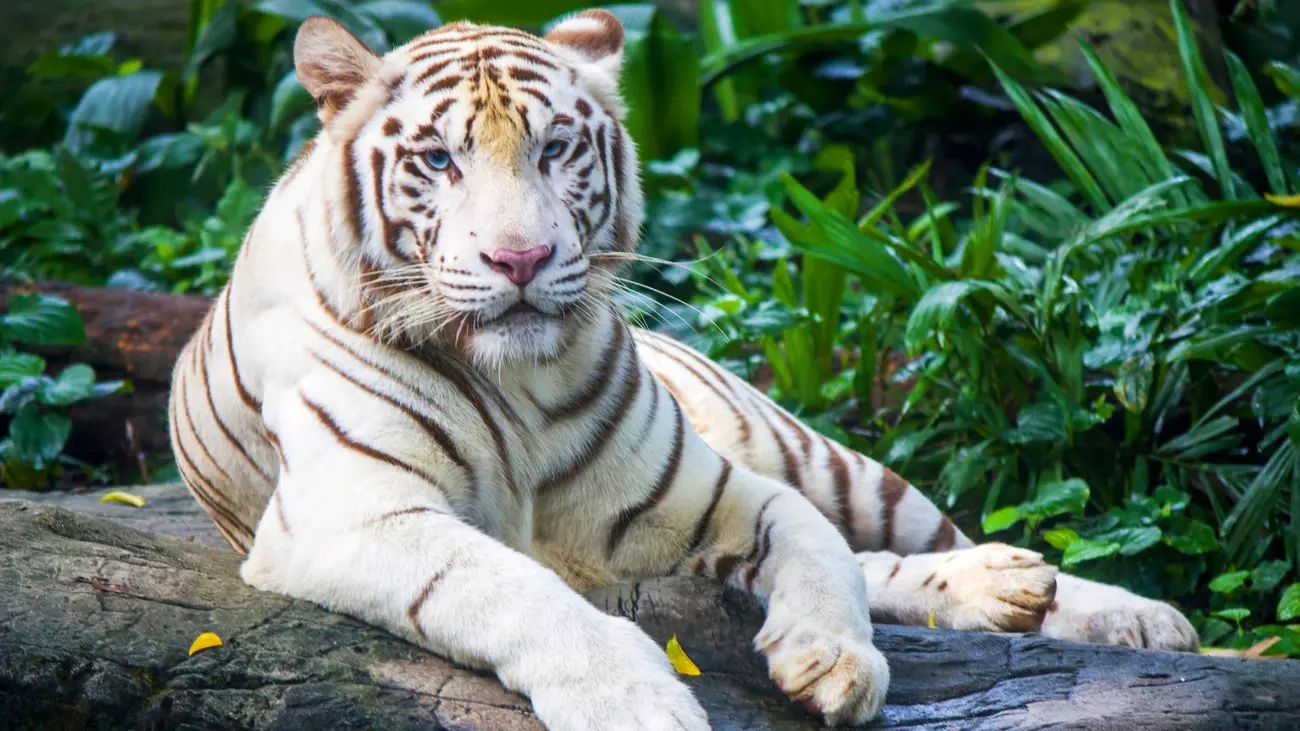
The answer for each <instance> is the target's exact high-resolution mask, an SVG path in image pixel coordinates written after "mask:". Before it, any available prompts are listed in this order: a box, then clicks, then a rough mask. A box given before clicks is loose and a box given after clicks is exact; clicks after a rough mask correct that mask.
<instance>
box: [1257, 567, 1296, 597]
mask: <svg viewBox="0 0 1300 731" xmlns="http://www.w3.org/2000/svg"><path fill="white" fill-rule="evenodd" d="M1290 569H1291V565H1290V564H1288V563H1287V562H1286V561H1276V560H1274V561H1264V562H1263V563H1261V564H1260V565H1259V566H1256V567H1255V570H1254V571H1251V572H1250V588H1251V589H1253V590H1255V591H1272V590H1273V589H1276V588H1277V586H1278V585H1279V584H1281V583H1282V579H1284V578H1286V572H1287V571H1289V570H1290Z"/></svg>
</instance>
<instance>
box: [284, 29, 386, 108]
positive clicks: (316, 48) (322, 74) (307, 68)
mask: <svg viewBox="0 0 1300 731" xmlns="http://www.w3.org/2000/svg"><path fill="white" fill-rule="evenodd" d="M293 65H294V68H295V70H296V71H297V73H298V81H300V82H301V83H302V85H303V88H305V89H307V91H308V93H310V94H311V96H312V98H313V99H315V100H316V107H317V110H318V113H319V114H320V119H321V122H322V123H328V122H329V121H330V119H331V118H332V117H333V116H334V115H335V114H337V113H338V112H339V110H341V109H343V108H344V107H345V106H347V104H348V102H350V101H352V98H353V97H354V96H356V93H357V90H358V89H360V88H361V86H362V85H363V84H365V83H366V82H367V81H369V80H370V79H372V78H374V76H375V74H376V73H377V72H378V70H379V65H380V59H379V56H377V55H375V52H374V51H372V50H370V47H369V46H367V45H366V44H365V43H363V42H362V41H361V39H359V38H357V37H356V36H354V35H352V33H351V32H349V31H348V29H347V28H344V27H343V26H342V25H340V24H339V23H338V22H337V21H334V20H331V19H329V18H326V17H324V16H319V15H316V16H312V17H310V18H308V19H307V20H306V21H305V22H304V23H303V24H302V27H301V28H299V29H298V37H297V38H296V39H295V40H294V42H293Z"/></svg>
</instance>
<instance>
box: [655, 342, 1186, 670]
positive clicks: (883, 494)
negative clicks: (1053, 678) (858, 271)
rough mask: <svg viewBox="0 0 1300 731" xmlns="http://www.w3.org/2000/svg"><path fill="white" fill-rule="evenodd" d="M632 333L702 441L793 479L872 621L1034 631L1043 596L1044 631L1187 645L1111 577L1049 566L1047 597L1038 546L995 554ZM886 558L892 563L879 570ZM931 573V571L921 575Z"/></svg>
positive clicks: (853, 457)
mask: <svg viewBox="0 0 1300 731" xmlns="http://www.w3.org/2000/svg"><path fill="white" fill-rule="evenodd" d="M634 332H635V333H636V339H637V341H638V345H639V346H640V348H639V352H640V354H641V358H642V360H643V361H644V362H645V363H646V365H647V366H648V367H649V368H650V370H651V371H652V372H653V373H654V375H655V377H656V378H657V379H659V380H660V381H661V382H662V383H663V384H664V385H665V386H667V387H668V389H669V390H670V391H672V393H673V395H674V396H675V397H676V398H677V400H678V401H679V402H681V405H682V408H683V409H684V410H685V411H686V413H687V417H688V419H689V420H690V422H691V425H692V426H693V427H694V428H695V430H696V432H698V433H699V434H700V436H701V437H703V438H704V440H705V441H706V442H708V443H709V445H710V446H711V447H713V448H714V449H715V450H716V451H718V452H719V453H720V454H723V455H725V456H726V457H728V458H729V459H732V460H733V461H735V462H736V463H737V464H740V465H744V466H745V467H747V468H748V469H750V470H753V471H755V472H758V473H760V474H763V475H767V476H769V477H773V478H776V479H779V480H782V481H784V482H786V483H787V484H790V485H792V486H794V487H795V488H796V489H797V490H799V492H801V493H803V495H804V496H805V497H807V498H808V499H809V501H811V502H812V503H813V505H815V506H817V509H818V510H820V511H821V512H822V514H823V515H825V516H826V517H827V518H829V519H830V520H831V522H832V523H834V524H835V525H836V527H838V528H839V529H840V532H841V533H842V534H843V535H844V537H845V538H846V539H848V541H849V545H850V546H852V547H853V550H854V551H858V552H860V553H858V560H859V563H861V564H862V566H863V570H864V572H866V578H867V586H868V601H869V603H870V605H871V609H872V616H873V617H875V618H876V619H877V620H879V621H889V622H902V623H905V624H922V623H925V622H927V621H928V619H929V611H930V609H931V608H933V609H935V615H936V616H935V624H936V625H937V626H950V627H963V626H965V627H969V628H972V629H973V628H976V627H979V628H982V629H989V630H998V629H1006V628H1010V627H1016V628H1023V630H1034V629H1039V627H1038V626H1036V625H1035V626H1031V624H1032V623H1030V622H1029V621H1028V620H1027V617H1028V616H1031V615H1032V616H1034V617H1039V615H1038V610H1039V608H1040V607H1041V606H1042V601H1041V600H1042V598H1044V597H1047V602H1046V604H1047V609H1046V613H1045V615H1043V616H1041V617H1039V619H1038V621H1039V622H1040V623H1041V631H1042V632H1043V634H1045V635H1048V636H1050V637H1059V638H1061V639H1070V640H1078V641H1090V642H1101V643H1106V644H1126V645H1132V646H1135V647H1147V648H1152V649H1162V650H1180V651H1195V650H1196V649H1197V647H1198V642H1197V638H1196V632H1195V630H1194V629H1193V628H1192V626H1191V623H1189V622H1188V621H1187V619H1186V618H1184V617H1183V616H1182V614H1181V613H1179V612H1178V610H1176V609H1175V608H1173V607H1172V606H1170V605H1168V604H1166V603H1164V602H1160V601H1155V600H1152V599H1147V598H1144V597H1141V596H1138V595H1136V594H1134V593H1132V592H1129V591H1127V590H1125V589H1122V588H1120V587H1117V586H1108V585H1105V584H1098V583H1096V582H1092V581H1087V580H1086V579H1080V578H1078V577H1075V576H1070V575H1068V574H1064V573H1057V574H1056V591H1055V600H1054V601H1053V600H1052V599H1051V598H1050V592H1049V591H1047V590H1046V588H1045V585H1044V576H1045V572H1046V570H1047V569H1051V567H1047V566H1045V565H1043V564H1042V558H1041V556H1038V554H1035V553H1032V552H1030V551H1020V550H1019V549H1016V553H1017V554H1023V555H1024V556H1026V557H1028V558H1026V559H1024V560H1011V559H1010V558H1009V557H1005V558H1004V556H1003V555H1002V552H1003V550H1004V549H1006V548H1007V547H1005V546H1003V547H998V546H997V545H996V544H992V545H981V546H976V545H975V543H974V541H972V540H971V539H970V538H968V537H967V536H966V535H964V534H963V533H962V532H961V530H960V529H958V528H957V527H956V526H955V525H953V523H952V521H951V520H950V519H948V517H947V516H945V515H944V514H943V513H942V512H941V511H940V510H939V508H938V507H936V506H935V505H934V503H932V502H930V500H928V499H927V498H926V497H925V496H924V495H923V494H921V492H920V491H919V490H917V489H916V488H914V487H912V486H911V485H909V484H908V483H907V481H906V480H904V479H903V478H902V477H899V476H898V475H897V474H895V473H894V472H892V471H890V470H889V469H888V468H886V467H884V466H883V465H881V464H879V463H878V462H875V461H873V460H871V459H868V458H867V457H865V456H863V455H861V454H859V453H858V452H855V451H853V450H850V449H848V448H846V447H844V446H843V445H840V444H838V443H836V442H834V441H832V440H830V439H827V438H826V437H824V436H822V435H821V434H819V433H817V432H816V431H814V430H813V429H810V428H809V427H808V426H806V425H805V424H803V423H802V422H800V421H799V420H798V419H796V418H795V417H794V416H793V415H791V414H789V413H788V412H786V411H784V410H783V409H781V408H780V407H779V406H778V405H777V404H775V403H773V402H772V401H771V400H770V399H768V398H767V397H766V396H764V395H763V394H762V393H760V392H759V391H758V390H757V389H755V388H754V387H753V386H751V385H750V384H749V383H747V382H746V381H745V380H744V379H741V378H738V377H736V376H735V375H733V374H731V373H729V372H727V371H726V370H725V369H723V368H722V367H721V366H719V365H718V364H716V363H713V362H712V361H710V360H709V359H708V358H705V357H704V356H703V355H701V354H700V353H698V352H696V351H695V350H692V349H691V348H688V347H686V346H685V345H683V344H681V343H679V342H677V341H675V340H673V339H671V338H668V337H666V336H663V335H658V334H654V333H650V332H647V331H644V330H637V331H634ZM896 566H897V567H898V573H897V574H895V575H894V577H893V578H892V579H891V578H890V574H891V573H893V570H894V568H895V567H896ZM958 566H960V567H963V568H964V569H965V570H967V571H968V574H967V575H963V576H960V577H957V578H956V579H955V580H954V579H948V583H947V584H946V585H944V589H943V590H942V591H940V590H939V588H938V587H939V586H940V585H941V584H942V582H943V580H944V577H945V574H944V571H946V570H949V569H955V568H956V567H958ZM1051 570H1052V571H1055V569H1051ZM932 573H933V574H934V579H933V580H931V582H930V583H929V584H925V580H926V579H927V578H929V577H930V575H931V574H932ZM904 577H910V580H908V581H904V580H902V579H903V578H904ZM1035 587H1038V589H1037V590H1036V589H1035ZM958 588H960V589H961V591H960V592H958V591H957V589H958ZM1021 589H1023V590H1025V591H1028V592H1030V593H1031V594H1034V595H1035V596H1036V597H1037V598H1035V599H1033V600H1031V599H1028V598H1023V599H1018V600H1017V601H1018V602H1019V603H1017V601H1011V602H1007V601H1003V599H1004V598H1014V597H1019V596H1027V595H1020V594H1018V593H1017V592H1018V591H1019V590H1021ZM886 608H889V609H888V611H886ZM878 610H879V611H878ZM963 622H966V623H973V625H971V624H962V623H963ZM1023 630H1022V631H1023Z"/></svg>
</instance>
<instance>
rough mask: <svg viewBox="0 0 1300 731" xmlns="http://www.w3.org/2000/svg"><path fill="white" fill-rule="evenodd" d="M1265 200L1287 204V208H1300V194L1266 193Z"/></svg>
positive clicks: (1281, 204) (1280, 204) (1282, 204)
mask: <svg viewBox="0 0 1300 731" xmlns="http://www.w3.org/2000/svg"><path fill="white" fill-rule="evenodd" d="M1264 200H1267V201H1268V202H1270V203H1276V204H1278V205H1279V206H1285V207H1287V208H1300V194H1298V195H1273V194H1272V193H1265V194H1264Z"/></svg>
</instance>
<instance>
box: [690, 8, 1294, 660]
mask: <svg viewBox="0 0 1300 731" xmlns="http://www.w3.org/2000/svg"><path fill="white" fill-rule="evenodd" d="M1173 7H1174V10H1175V17H1176V19H1177V20H1178V22H1179V30H1180V47H1181V51H1182V57H1183V60H1184V65H1185V70H1186V72H1187V78H1188V79H1189V82H1190V88H1191V93H1192V99H1193V104H1194V109H1195V110H1197V114H1196V118H1197V123H1198V126H1199V128H1200V130H1201V135H1202V140H1203V148H1202V149H1203V150H1204V151H1203V152H1201V151H1190V150H1166V149H1164V148H1162V147H1161V146H1160V145H1159V144H1157V142H1156V141H1155V136H1154V135H1153V134H1152V132H1151V130H1150V129H1149V127H1148V125H1147V124H1146V123H1145V122H1144V120H1143V118H1142V116H1141V115H1140V114H1139V113H1138V111H1137V108H1136V107H1135V105H1134V104H1133V103H1132V101H1131V100H1130V99H1129V98H1128V96H1127V95H1126V94H1125V93H1124V92H1123V91H1122V90H1121V89H1120V87H1119V85H1118V84H1117V83H1116V82H1115V79H1114V77H1113V76H1111V75H1110V74H1109V72H1108V71H1107V69H1106V68H1105V67H1104V66H1102V65H1101V64H1100V62H1098V61H1097V60H1096V57H1095V56H1093V55H1091V54H1090V53H1089V54H1088V58H1089V60H1090V62H1091V63H1092V65H1093V68H1094V71H1095V73H1096V75H1097V78H1098V79H1099V80H1100V82H1101V84H1102V90H1103V92H1104V96H1105V98H1106V100H1107V102H1108V106H1109V112H1110V114H1109V116H1108V115H1106V114H1103V113H1100V112H1097V111H1095V110H1094V109H1093V108H1091V107H1089V106H1087V105H1085V104H1083V103H1081V102H1079V101H1076V100H1075V99H1073V98H1071V97H1070V96H1068V95H1065V94H1061V93H1059V92H1056V91H1053V90H1051V89H1044V90H1043V91H1042V92H1040V93H1038V94H1036V95H1031V94H1030V93H1029V92H1027V91H1026V90H1025V89H1024V88H1023V87H1022V86H1021V85H1020V84H1019V83H1017V82H1015V81H1013V80H1012V79H1011V78H1010V77H1008V76H1006V75H1003V74H1001V73H1000V72H999V78H1000V81H1001V84H1002V86H1003V88H1004V90H1005V92H1006V94H1007V95H1008V97H1009V98H1010V99H1011V100H1012V102H1013V103H1014V104H1015V105H1016V107H1017V108H1018V110H1019V111H1020V113H1021V114H1022V116H1023V117H1024V119H1025V121H1026V122H1027V123H1028V125H1029V126H1030V127H1031V128H1032V129H1033V130H1034V132H1035V133H1036V134H1037V136H1038V137H1039V138H1040V140H1041V141H1042V143H1043V144H1044V146H1045V147H1046V148H1047V149H1048V151H1049V152H1050V153H1051V154H1052V156H1053V157H1054V159H1055V160H1056V161H1057V163H1058V164H1059V165H1060V169H1061V170H1063V171H1064V172H1065V175H1066V178H1067V181H1066V182H1063V183H1061V184H1053V185H1042V184H1038V183H1034V182H1031V181H1029V180H1025V179H1023V178H1021V177H1019V176H1017V175H1016V174H1014V173H1013V172H1010V171H1006V170H1002V169H998V168H989V169H987V170H985V171H981V173H980V175H979V176H978V178H977V179H976V181H975V184H974V186H973V189H972V190H971V193H972V197H971V199H970V200H963V201H945V200H941V199H939V198H937V197H936V196H935V194H934V193H933V192H932V191H931V190H930V189H929V188H928V187H927V186H926V179H927V173H928V167H929V166H928V165H922V166H920V167H918V168H917V169H916V170H915V171H914V172H913V174H912V175H910V176H909V177H908V178H907V179H906V180H905V181H904V183H903V184H902V185H900V186H898V187H897V188H895V189H894V190H892V191H890V192H889V193H887V194H886V195H883V196H881V197H880V198H879V200H878V202H877V203H876V204H875V205H874V206H873V207H871V208H870V209H868V210H867V211H865V213H864V212H862V211H861V210H860V209H861V204H860V200H861V197H862V196H861V194H860V192H859V190H858V187H857V182H856V178H855V171H856V170H857V169H858V165H856V164H855V160H854V159H853V157H852V154H851V152H850V151H849V150H848V149H846V148H843V147H836V146H825V147H823V148H822V150H821V154H820V155H818V157H817V158H816V159H815V160H814V167H815V169H816V170H817V171H819V172H821V173H822V174H823V177H824V176H825V175H826V174H829V175H832V176H838V181H836V182H835V183H834V185H833V187H831V188H830V190H829V192H827V193H825V194H824V195H822V196H820V197H819V196H818V195H815V194H814V193H813V192H811V191H810V190H809V189H808V188H806V187H805V186H804V185H801V184H800V183H799V182H797V181H796V179H795V178H794V177H791V176H790V175H785V176H784V180H783V182H784V188H785V193H786V195H787V198H788V202H789V203H790V204H791V205H792V206H793V210H792V211H790V212H787V211H786V210H784V209H783V208H781V207H772V208H770V210H769V211H768V213H769V216H770V219H771V223H772V225H773V226H774V227H775V229H776V230H777V231H779V233H780V236H779V237H773V236H771V235H770V231H769V232H767V233H766V236H767V239H768V240H764V239H763V238H762V237H759V238H758V239H757V240H749V239H747V240H745V241H741V242H740V243H739V244H738V245H731V246H728V247H726V248H725V249H724V250H723V251H721V252H716V253H715V252H712V250H711V249H710V247H709V246H708V244H706V243H703V242H702V241H701V242H699V250H700V253H701V254H702V255H704V257H705V260H704V261H697V262H693V263H690V266H691V267H692V269H693V270H694V278H695V280H696V284H697V286H698V289H699V291H700V294H698V295H697V296H696V297H694V298H693V303H694V305H696V306H697V307H696V308H695V309H696V313H695V317H694V322H693V323H692V324H694V325H695V326H696V329H697V331H698V332H697V333H696V342H697V344H699V345H701V346H702V347H705V348H707V349H708V350H709V352H710V354H711V355H713V356H714V357H717V358H720V359H722V360H723V361H724V362H726V363H728V364H729V365H731V366H732V367H734V368H735V369H736V370H737V372H740V373H742V374H745V375H748V376H750V377H751V378H752V377H754V376H755V374H758V373H761V372H764V371H765V370H766V371H770V374H771V381H772V393H773V395H774V396H776V397H777V398H779V399H780V400H782V401H783V402H784V403H785V404H787V405H788V406H790V407H791V408H793V409H795V410H796V411H798V412H799V413H800V414H801V416H802V417H803V418H805V419H806V420H807V421H809V422H810V423H812V424H814V425H816V426H817V427H818V428H820V429H821V430H822V431H823V432H825V433H826V434H827V435H828V436H831V437H833V438H836V439H839V440H841V441H843V442H845V443H848V444H851V445H852V446H855V447H856V448H858V449H860V450H863V451H865V452H867V453H869V454H873V455H875V456H876V457H878V458H879V459H881V460H882V461H884V462H886V463H887V464H890V465H892V466H893V467H894V468H895V469H897V470H899V471H902V472H903V473H904V474H906V475H908V476H909V477H912V478H914V479H920V480H921V481H922V482H923V483H924V484H925V486H926V488H927V490H928V491H929V492H930V494H931V495H932V497H934V498H935V499H936V500H938V501H939V502H940V503H941V504H946V505H947V506H949V508H951V509H953V510H955V511H956V512H957V513H958V515H959V516H971V514H974V517H975V518H977V521H972V520H971V518H970V517H967V518H966V519H965V520H963V521H962V522H965V523H966V524H967V525H970V523H971V522H978V523H981V524H982V527H983V529H984V533H985V534H986V535H989V536H991V537H996V538H999V539H1004V540H1013V541H1016V542H1017V543H1019V544H1020V545H1026V546H1030V547H1032V548H1034V549H1036V550H1042V551H1044V552H1045V553H1046V554H1047V555H1048V556H1049V557H1051V558H1052V559H1053V560H1054V561H1058V562H1060V563H1061V564H1062V565H1063V566H1065V567H1066V568H1067V569H1068V570H1071V571H1074V572H1077V573H1080V574H1083V575H1087V576H1090V577H1095V578H1098V579H1101V580H1105V581H1109V582H1115V583H1119V584H1121V585H1126V586H1129V587H1132V588H1133V589H1135V590H1137V591H1139V592H1140V593H1142V594H1144V595H1147V596H1153V597H1160V598H1166V599H1170V600H1174V601H1176V602H1178V603H1181V604H1183V605H1184V606H1185V607H1187V608H1188V609H1191V610H1192V612H1191V613H1192V616H1193V618H1194V619H1195V620H1196V622H1197V624H1198V626H1199V627H1200V629H1201V631H1202V637H1203V640H1204V641H1205V642H1206V644H1207V645H1210V644H1214V643H1217V642H1221V641H1222V642H1227V643H1228V644H1230V645H1232V646H1246V645H1248V644H1250V643H1253V642H1255V641H1257V640H1259V639H1261V638H1264V637H1270V636H1278V637H1280V638H1282V639H1281V641H1279V643H1278V644H1276V645H1275V646H1274V647H1273V648H1271V649H1270V652H1271V653H1275V654H1276V653H1284V654H1296V653H1298V652H1300V626H1294V625H1293V626H1291V627H1283V626H1281V625H1279V624H1259V623H1254V624H1253V625H1252V626H1253V630H1250V631H1245V630H1242V629H1241V628H1242V626H1243V624H1242V620H1245V619H1247V618H1248V617H1249V618H1254V619H1258V620H1263V621H1264V622H1268V621H1269V620H1272V619H1276V621H1277V622H1286V621H1290V620H1293V619H1294V618H1295V617H1296V616H1297V607H1296V603H1297V601H1298V600H1300V585H1298V584H1295V583H1291V584H1290V585H1288V584H1287V582H1286V581H1285V579H1286V577H1287V576H1290V577H1291V579H1292V581H1294V580H1295V577H1296V576H1297V575H1298V574H1297V562H1298V561H1300V198H1297V197H1296V196H1294V195H1291V194H1292V193H1293V192H1295V191H1297V190H1300V179H1297V176H1296V171H1297V165H1296V161H1295V160H1294V159H1286V158H1283V157H1282V156H1281V154H1280V153H1279V144H1278V141H1277V140H1276V139H1275V136H1274V132H1273V130H1271V129H1270V127H1269V118H1268V115H1266V113H1265V109H1264V106H1263V103H1262V101H1261V99H1260V95H1259V93H1258V92H1257V90H1256V87H1255V85H1254V82H1253V80H1252V79H1251V76H1250V75H1249V74H1248V73H1247V72H1246V69H1245V66H1244V64H1242V63H1241V62H1240V61H1238V60H1237V59H1236V58H1235V57H1233V56H1231V55H1229V56H1228V63H1229V70H1230V72H1231V80H1232V83H1233V87H1234V90H1235V93H1236V97H1237V106H1238V111H1236V112H1230V111H1226V110H1225V111H1222V114H1220V111H1219V110H1216V109H1215V108H1214V107H1213V105H1212V104H1211V103H1210V102H1209V98H1208V93H1207V92H1206V90H1205V86H1204V83H1203V80H1204V78H1205V72H1204V68H1203V65H1202V63H1201V60H1200V58H1199V56H1198V54H1197V52H1196V48H1195V44H1194V43H1192V42H1191V35H1190V29H1189V27H1188V25H1187V22H1186V18H1185V16H1183V15H1182V13H1181V6H1179V5H1178V4H1177V3H1175V4H1174V5H1173ZM1085 51H1087V48H1086V46H1085ZM1221 117H1222V119H1221ZM1225 123H1226V126H1228V127H1229V128H1230V127H1231V126H1232V125H1234V124H1235V125H1239V126H1241V127H1242V128H1243V129H1244V134H1243V135H1242V137H1243V138H1244V140H1245V141H1246V142H1248V143H1249V146H1250V147H1252V148H1253V150H1254V152H1255V154H1256V156H1257V163H1258V165H1259V167H1260V169H1261V170H1262V171H1263V176H1262V177H1263V178H1264V180H1265V181H1266V183H1267V185H1268V186H1269V191H1270V198H1269V199H1266V198H1264V197H1262V196H1261V195H1260V194H1259V193H1257V192H1256V191H1255V190H1254V188H1253V187H1252V186H1251V185H1250V184H1249V183H1248V182H1247V181H1246V180H1245V179H1243V177H1242V176H1241V175H1239V174H1238V173H1237V172H1236V171H1234V170H1233V169H1232V167H1231V166H1230V165H1229V162H1228V161H1229V154H1228V151H1227V149H1226V145H1225V142H1224V139H1225V134H1224V133H1223V131H1222V127H1221V125H1222V124H1225ZM908 196H912V198H913V199H914V198H916V197H919V198H920V199H921V203H922V207H921V208H922V210H921V212H919V213H917V214H915V215H912V216H910V217H907V216H903V215H901V214H900V213H899V211H898V202H899V201H900V200H901V199H904V198H906V197H908ZM966 210H969V211H970V215H969V217H968V218H967V217H965V216H963V215H961V213H962V212H964V211H966ZM795 213H797V214H798V215H794V214H795ZM909 219H910V220H909ZM755 229H756V231H758V232H762V231H763V226H761V225H758V226H756V227H755ZM796 264H797V265H796ZM737 271H747V272H749V274H748V276H746V277H745V278H743V279H742V278H741V277H738V276H736V275H735V274H734V272H737ZM674 314H676V315H677V316H679V317H680V316H683V315H684V314H685V313H684V311H683V309H682V308H677V309H676V310H674ZM667 324H669V325H671V323H667ZM890 356H897V357H894V358H891V357H890ZM900 360H901V361H902V362H903V365H902V366H901V367H900V368H897V369H896V370H895V369H894V367H893V365H894V364H896V363H897V362H898V361H900ZM885 380H888V381H892V383H894V384H906V385H904V386H902V387H901V392H900V394H899V396H900V398H899V399H897V400H895V401H892V402H887V403H885V404H883V405H882V404H881V403H880V400H879V398H876V397H873V393H877V392H879V391H880V390H881V388H882V386H883V388H884V390H885V391H887V392H888V391H889V390H890V389H891V388H899V387H898V386H891V384H889V383H882V382H883V381H885Z"/></svg>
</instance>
